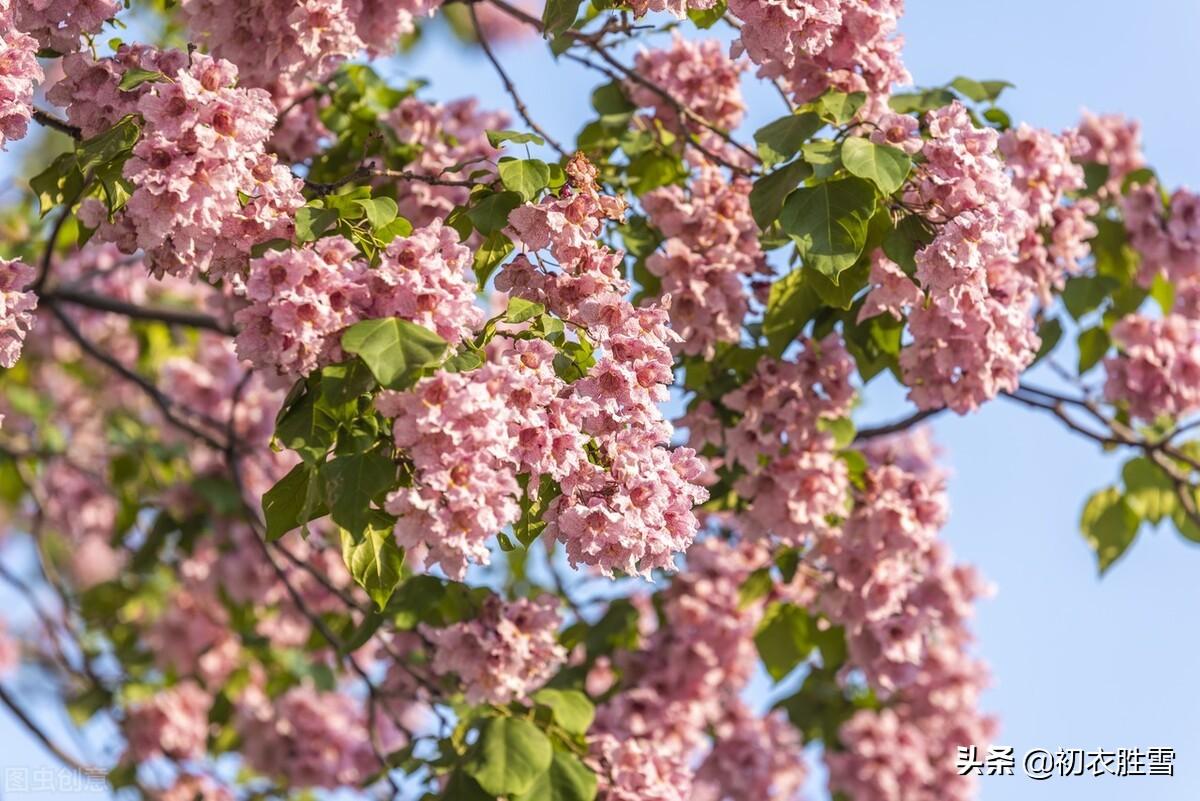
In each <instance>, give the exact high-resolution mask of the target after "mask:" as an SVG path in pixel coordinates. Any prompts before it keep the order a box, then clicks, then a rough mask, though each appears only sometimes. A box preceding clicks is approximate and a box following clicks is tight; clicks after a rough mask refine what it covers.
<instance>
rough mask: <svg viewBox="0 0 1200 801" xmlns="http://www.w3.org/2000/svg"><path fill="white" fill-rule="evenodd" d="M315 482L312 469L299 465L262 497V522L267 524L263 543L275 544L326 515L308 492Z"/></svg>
mask: <svg viewBox="0 0 1200 801" xmlns="http://www.w3.org/2000/svg"><path fill="white" fill-rule="evenodd" d="M313 478H315V473H314V472H313V468H312V465H310V464H308V463H306V462H301V463H300V464H298V465H296V466H295V467H293V468H292V469H291V471H290V472H288V474H287V475H286V476H284V477H283V478H281V479H280V480H279V483H278V484H276V485H275V486H273V487H271V489H269V490H267V491H266V492H265V493H263V497H262V509H263V518H264V519H265V520H266V522H267V539H268V540H276V539H279V538H280V537H282V536H283V535H284V534H286V533H288V532H289V531H291V530H293V529H296V528H299V527H300V526H302V525H304V524H305V523H307V522H309V521H310V520H315V519H317V518H318V517H323V516H324V515H326V514H328V509H327V508H326V507H325V503H324V501H323V500H321V501H318V500H316V499H317V498H318V497H319V495H318V494H317V493H314V492H313V491H312V490H311V489H310V486H311V483H312V480H313Z"/></svg>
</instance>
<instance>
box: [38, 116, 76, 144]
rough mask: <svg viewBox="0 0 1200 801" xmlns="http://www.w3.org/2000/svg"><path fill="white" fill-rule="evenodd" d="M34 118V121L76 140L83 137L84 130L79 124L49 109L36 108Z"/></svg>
mask: <svg viewBox="0 0 1200 801" xmlns="http://www.w3.org/2000/svg"><path fill="white" fill-rule="evenodd" d="M33 119H34V122H37V123H38V124H40V125H44V126H46V127H47V128H52V129H54V130H55V131H58V132H59V133H64V134H66V135H67V136H69V137H71V138H72V139H75V140H76V141H78V140H81V139H83V131H82V130H80V129H79V126H77V125H72V124H71V123H69V122H67V121H66V120H63V119H59V118H58V117H56V116H54V115H53V114H51V113H50V112H49V111H42V110H41V109H40V108H35V109H34V110H33Z"/></svg>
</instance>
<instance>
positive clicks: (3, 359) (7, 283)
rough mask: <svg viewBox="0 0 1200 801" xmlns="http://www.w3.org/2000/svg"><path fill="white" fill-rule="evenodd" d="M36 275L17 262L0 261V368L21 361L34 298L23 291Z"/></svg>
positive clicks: (33, 295)
mask: <svg viewBox="0 0 1200 801" xmlns="http://www.w3.org/2000/svg"><path fill="white" fill-rule="evenodd" d="M36 275H37V271H36V270H34V269H33V268H32V267H30V266H29V265H28V264H25V263H24V262H20V261H5V260H3V259H0V366H2V367H12V366H13V365H14V364H16V363H17V359H19V358H21V347H22V346H23V345H24V343H25V335H26V334H28V333H29V329H31V328H32V327H33V310H34V309H36V308H37V295H35V294H34V293H32V292H26V291H25V290H26V289H27V288H28V287H29V285H30V284H32V283H33V280H34V278H35V277H36Z"/></svg>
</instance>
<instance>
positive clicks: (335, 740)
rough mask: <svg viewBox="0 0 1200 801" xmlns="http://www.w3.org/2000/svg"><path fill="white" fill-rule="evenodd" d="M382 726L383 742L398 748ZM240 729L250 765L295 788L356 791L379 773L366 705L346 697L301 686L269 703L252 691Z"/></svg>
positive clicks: (241, 714) (241, 712)
mask: <svg viewBox="0 0 1200 801" xmlns="http://www.w3.org/2000/svg"><path fill="white" fill-rule="evenodd" d="M383 723H384V721H381V722H380V726H381V728H384V729H385V730H384V731H382V732H379V733H378V736H379V737H380V738H381V739H385V738H386V739H389V740H391V742H392V744H393V745H394V744H395V743H396V739H397V737H398V733H397V732H390V733H389V732H387V731H386V727H383V726H382V724H383ZM235 725H236V727H237V730H238V732H239V734H241V737H242V754H243V756H244V757H245V760H246V764H247V765H248V766H249V767H250V768H251V769H253V770H255V771H258V772H259V773H261V774H263V775H265V776H269V777H271V778H280V779H283V780H284V781H285V782H286V783H287V785H288V786H291V787H295V788H307V787H325V788H336V787H343V786H346V785H351V786H357V785H359V784H361V783H362V782H363V781H365V780H366V779H367V778H369V777H371V776H373V775H374V774H375V773H376V772H377V771H378V769H379V762H378V760H377V758H376V756H375V753H374V751H372V749H371V742H372V736H374V735H373V734H372V733H371V732H370V730H369V727H368V725H367V714H366V711H365V710H364V709H363V704H362V702H360V701H358V700H356V699H354V698H352V697H350V696H349V695H347V694H346V693H343V692H337V691H328V692H322V691H319V690H316V689H314V688H313V687H311V686H310V685H308V684H300V685H298V686H295V687H293V688H291V689H290V690H288V691H287V692H285V693H283V695H281V696H279V697H278V698H274V699H269V698H267V697H266V696H265V695H264V694H263V693H262V692H261V691H259V690H258V689H257V688H255V687H251V688H250V689H248V690H247V691H246V692H245V693H244V694H243V695H242V698H241V700H240V701H239V704H238V711H237V717H236V723H235ZM385 747H386V746H385Z"/></svg>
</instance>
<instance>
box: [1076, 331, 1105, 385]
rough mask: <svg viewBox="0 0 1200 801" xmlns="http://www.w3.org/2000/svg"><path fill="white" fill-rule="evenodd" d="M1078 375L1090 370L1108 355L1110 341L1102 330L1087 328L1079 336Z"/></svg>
mask: <svg viewBox="0 0 1200 801" xmlns="http://www.w3.org/2000/svg"><path fill="white" fill-rule="evenodd" d="M1077 344H1078V347H1079V374H1080V375H1083V374H1084V373H1086V372H1087V371H1088V370H1091V369H1092V368H1093V367H1095V366H1096V365H1097V364H1099V362H1100V359H1102V358H1103V357H1104V354H1105V353H1108V349H1109V346H1111V345H1112V340H1111V339H1110V338H1109V336H1108V332H1107V331H1105V330H1104V329H1103V328H1089V329H1087V330H1086V331H1083V332H1081V333H1080V334H1079V340H1078V343H1077Z"/></svg>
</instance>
